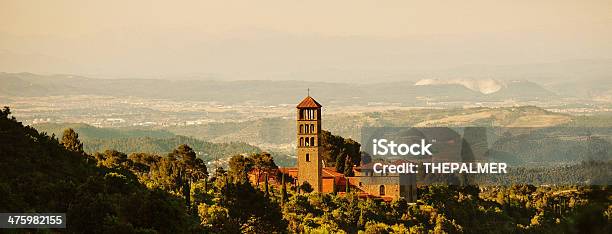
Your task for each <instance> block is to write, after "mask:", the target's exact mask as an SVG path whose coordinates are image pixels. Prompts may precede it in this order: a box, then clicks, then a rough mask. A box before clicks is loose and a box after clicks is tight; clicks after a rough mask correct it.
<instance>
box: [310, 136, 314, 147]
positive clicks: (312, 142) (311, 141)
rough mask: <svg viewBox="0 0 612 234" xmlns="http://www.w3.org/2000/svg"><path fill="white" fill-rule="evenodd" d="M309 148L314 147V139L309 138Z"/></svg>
mask: <svg viewBox="0 0 612 234" xmlns="http://www.w3.org/2000/svg"><path fill="white" fill-rule="evenodd" d="M310 146H315V139H314V137H311V138H310Z"/></svg>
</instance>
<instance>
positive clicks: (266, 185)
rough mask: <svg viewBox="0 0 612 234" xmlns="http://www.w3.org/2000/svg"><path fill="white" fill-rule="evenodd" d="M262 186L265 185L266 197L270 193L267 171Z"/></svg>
mask: <svg viewBox="0 0 612 234" xmlns="http://www.w3.org/2000/svg"><path fill="white" fill-rule="evenodd" d="M264 186H265V187H266V193H265V194H266V197H268V196H269V195H270V193H269V191H268V173H266V182H265V183H264Z"/></svg>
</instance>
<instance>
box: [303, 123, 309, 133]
mask: <svg viewBox="0 0 612 234" xmlns="http://www.w3.org/2000/svg"><path fill="white" fill-rule="evenodd" d="M304 133H308V124H306V126H305V129H304Z"/></svg>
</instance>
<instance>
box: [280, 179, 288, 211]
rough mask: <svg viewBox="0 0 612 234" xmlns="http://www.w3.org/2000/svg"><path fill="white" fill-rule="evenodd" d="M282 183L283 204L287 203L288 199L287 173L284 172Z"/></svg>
mask: <svg viewBox="0 0 612 234" xmlns="http://www.w3.org/2000/svg"><path fill="white" fill-rule="evenodd" d="M281 183H283V186H282V188H281V205H283V204H285V200H286V199H287V185H286V184H285V173H282V179H281Z"/></svg>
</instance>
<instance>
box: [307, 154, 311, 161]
mask: <svg viewBox="0 0 612 234" xmlns="http://www.w3.org/2000/svg"><path fill="white" fill-rule="evenodd" d="M306 162H310V154H306Z"/></svg>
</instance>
